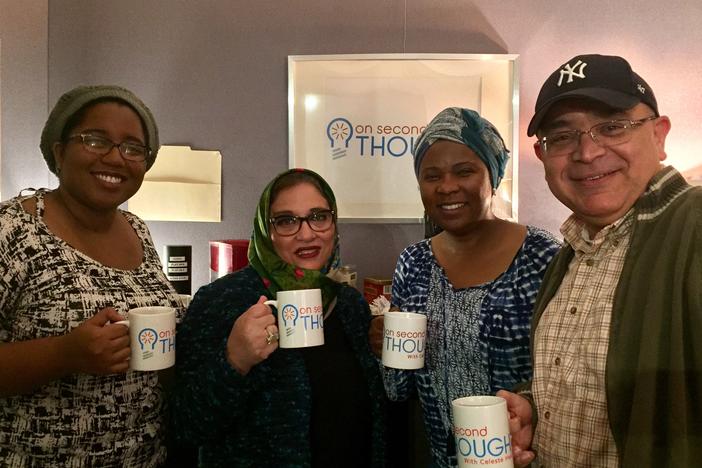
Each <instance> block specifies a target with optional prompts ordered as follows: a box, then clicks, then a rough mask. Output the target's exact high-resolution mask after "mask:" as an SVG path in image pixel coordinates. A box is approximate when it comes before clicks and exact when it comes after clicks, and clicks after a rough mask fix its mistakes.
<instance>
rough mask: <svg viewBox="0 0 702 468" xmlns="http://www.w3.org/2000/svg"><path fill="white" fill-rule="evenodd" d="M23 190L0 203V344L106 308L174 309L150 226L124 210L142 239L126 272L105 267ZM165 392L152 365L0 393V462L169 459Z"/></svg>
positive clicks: (145, 462) (124, 463)
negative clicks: (56, 227)
mask: <svg viewBox="0 0 702 468" xmlns="http://www.w3.org/2000/svg"><path fill="white" fill-rule="evenodd" d="M44 193H45V191H43V190H40V191H38V192H36V194H35V195H32V196H36V199H37V213H36V215H34V214H29V213H27V212H26V211H25V210H24V209H23V208H22V206H21V203H22V201H23V200H26V199H27V198H29V197H17V198H13V199H11V200H8V201H6V202H4V203H2V204H0V346H2V343H3V342H13V341H25V340H31V339H35V338H42V337H49V336H58V335H63V334H66V333H68V332H70V331H71V330H72V329H74V328H75V327H77V326H78V325H79V324H81V323H82V322H83V321H85V320H87V319H89V318H90V317H92V316H93V315H94V314H95V313H97V312H98V311H99V310H101V309H102V308H104V307H107V306H112V307H114V308H115V309H116V310H117V311H118V312H120V313H122V314H124V313H125V312H127V311H128V310H129V309H131V308H134V307H143V306H154V305H166V306H171V307H178V309H177V310H178V312H177V313H178V315H182V313H183V310H182V308H180V300H179V298H178V295H177V294H176V292H175V290H174V289H173V288H172V287H171V285H170V283H169V282H168V280H167V279H166V277H165V275H164V274H163V271H162V269H161V263H160V261H159V258H158V255H157V253H156V250H155V248H154V245H153V242H152V241H151V237H150V235H149V231H148V228H147V227H146V225H145V224H144V222H143V221H141V220H140V219H139V218H138V217H136V216H134V215H133V214H131V213H128V212H124V211H122V212H121V213H122V214H123V215H124V216H125V217H126V218H127V220H128V221H129V223H130V224H131V225H132V227H133V228H134V230H135V232H136V233H137V235H138V236H139V238H140V239H141V242H142V247H143V251H144V258H143V260H142V263H141V265H140V266H139V267H138V268H137V269H135V270H131V271H126V270H119V269H116V268H110V267H107V266H104V265H102V264H101V263H99V262H97V261H95V260H93V259H91V258H90V257H88V256H86V255H84V254H83V253H81V252H79V251H78V250H76V249H74V248H73V247H71V246H70V245H68V244H67V243H66V242H64V241H63V240H62V239H60V238H59V237H57V236H55V235H54V234H52V233H51V231H50V230H49V229H48V228H47V226H46V224H45V223H44V221H43V213H44V201H43V196H44ZM163 400H164V398H163V395H162V389H161V386H160V384H159V382H158V378H157V373H156V372H135V371H129V372H127V373H126V374H117V375H110V376H93V375H86V374H75V375H71V376H69V377H66V378H63V379H60V380H56V381H53V382H51V383H49V384H46V385H44V386H41V387H39V388H38V389H37V390H35V391H34V392H33V393H31V394H28V395H18V396H12V397H7V398H0V465H2V466H9V467H28V466H61V467H94V466H99V467H112V466H120V467H150V466H158V465H161V464H162V463H163V462H164V460H165V456H166V449H165V446H164V443H163V438H164V428H163V427H162V425H163V423H162V412H163V403H164V402H163Z"/></svg>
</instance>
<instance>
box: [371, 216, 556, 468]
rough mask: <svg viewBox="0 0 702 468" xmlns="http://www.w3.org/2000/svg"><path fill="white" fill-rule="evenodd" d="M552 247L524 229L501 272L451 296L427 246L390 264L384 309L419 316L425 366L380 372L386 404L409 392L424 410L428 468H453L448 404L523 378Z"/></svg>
mask: <svg viewBox="0 0 702 468" xmlns="http://www.w3.org/2000/svg"><path fill="white" fill-rule="evenodd" d="M559 248H560V244H559V243H558V241H557V240H556V239H555V238H554V237H553V236H552V235H551V234H549V233H548V232H546V231H543V230H541V229H538V228H535V227H532V226H528V227H527V236H526V239H525V240H524V243H523V244H522V247H521V249H520V250H519V252H518V253H517V255H516V256H515V257H514V260H512V263H511V264H510V266H509V268H508V269H507V271H505V272H504V273H503V274H502V275H501V276H499V277H498V278H497V279H495V280H494V281H492V282H489V283H484V284H481V285H478V286H472V287H468V288H463V289H454V288H453V286H452V285H451V283H450V282H449V280H448V278H447V277H446V275H445V273H444V271H443V268H441V266H439V264H438V263H437V262H436V259H435V258H434V255H433V253H432V250H431V239H426V240H423V241H421V242H418V243H416V244H414V245H411V246H409V247H407V248H406V249H405V250H404V251H403V252H402V254H401V255H400V258H399V260H398V262H397V267H396V269H395V274H394V277H393V284H392V304H393V305H394V306H397V307H399V308H400V310H403V311H409V312H420V313H425V314H426V315H427V345H426V352H425V367H424V368H423V369H419V370H416V371H400V370H396V369H389V368H385V371H384V382H385V389H386V391H387V393H388V396H389V397H390V399H392V400H404V399H406V398H408V397H409V396H410V394H411V393H413V392H414V391H415V390H416V391H417V393H418V395H419V399H420V401H421V404H422V408H423V411H424V421H425V426H426V430H427V434H429V442H430V447H431V453H432V460H433V466H437V467H444V466H456V457H455V446H454V440H453V436H452V434H451V430H450V428H451V424H452V423H451V411H450V407H451V401H452V400H453V399H455V398H459V397H463V396H468V395H477V394H492V393H495V392H496V391H497V390H500V389H505V388H507V389H509V388H511V387H513V386H514V385H515V384H517V383H519V382H523V381H525V380H528V379H530V378H531V359H530V356H529V323H530V320H531V315H532V309H533V304H534V300H535V299H536V294H537V292H538V290H539V286H540V284H541V280H542V278H543V275H544V272H545V270H546V267H547V266H548V264H549V262H550V261H551V258H552V257H553V256H554V255H555V254H556V252H557V251H558V249H559Z"/></svg>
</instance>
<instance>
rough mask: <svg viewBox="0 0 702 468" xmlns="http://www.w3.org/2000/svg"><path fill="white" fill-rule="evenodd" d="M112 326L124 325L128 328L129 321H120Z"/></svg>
mask: <svg viewBox="0 0 702 468" xmlns="http://www.w3.org/2000/svg"><path fill="white" fill-rule="evenodd" d="M112 324H113V325H124V326H125V327H127V328H129V320H120V321H119V322H112Z"/></svg>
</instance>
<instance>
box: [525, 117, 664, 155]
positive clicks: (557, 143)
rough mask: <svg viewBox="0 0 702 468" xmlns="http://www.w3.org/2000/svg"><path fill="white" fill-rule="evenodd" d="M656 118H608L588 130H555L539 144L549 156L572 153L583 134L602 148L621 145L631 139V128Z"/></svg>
mask: <svg viewBox="0 0 702 468" xmlns="http://www.w3.org/2000/svg"><path fill="white" fill-rule="evenodd" d="M657 118H658V116H655V115H651V116H649V117H645V118H643V119H639V120H610V121H608V122H602V123H598V124H597V125H593V126H592V127H591V128H590V129H589V130H568V131H565V132H556V133H552V134H550V135H546V136H544V137H542V138H540V139H539V145H541V150H542V151H543V152H544V154H545V155H546V156H549V157H556V156H564V155H566V154H571V153H573V152H574V151H576V150H577V149H578V146H580V137H581V136H582V135H584V134H588V135H590V138H592V141H594V142H595V143H597V144H598V145H600V146H602V147H604V148H607V147H610V146H616V145H621V144H623V143H626V142H628V141H629V140H631V136H632V133H631V131H632V130H633V129H635V128H637V127H639V126H641V125H643V124H644V123H645V122H648V121H649V120H654V119H657Z"/></svg>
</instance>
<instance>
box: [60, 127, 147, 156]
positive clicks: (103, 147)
mask: <svg viewBox="0 0 702 468" xmlns="http://www.w3.org/2000/svg"><path fill="white" fill-rule="evenodd" d="M67 139H68V140H74V139H80V141H81V143H83V148H85V149H86V150H87V151H88V152H90V153H93V154H97V155H99V156H105V155H106V154H107V153H109V152H110V151H112V148H114V147H115V146H116V147H117V149H118V150H119V154H121V155H122V157H123V158H124V159H126V160H127V161H134V162H142V161H145V160H146V157H147V156H148V155H149V153H150V152H151V150H150V149H149V147H148V146H144V145H141V144H139V143H134V142H131V141H123V142H121V143H115V142H114V141H112V140H110V139H109V138H105V137H102V136H100V135H93V134H90V133H79V134H76V135H71V136H69V137H68V138H67Z"/></svg>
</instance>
